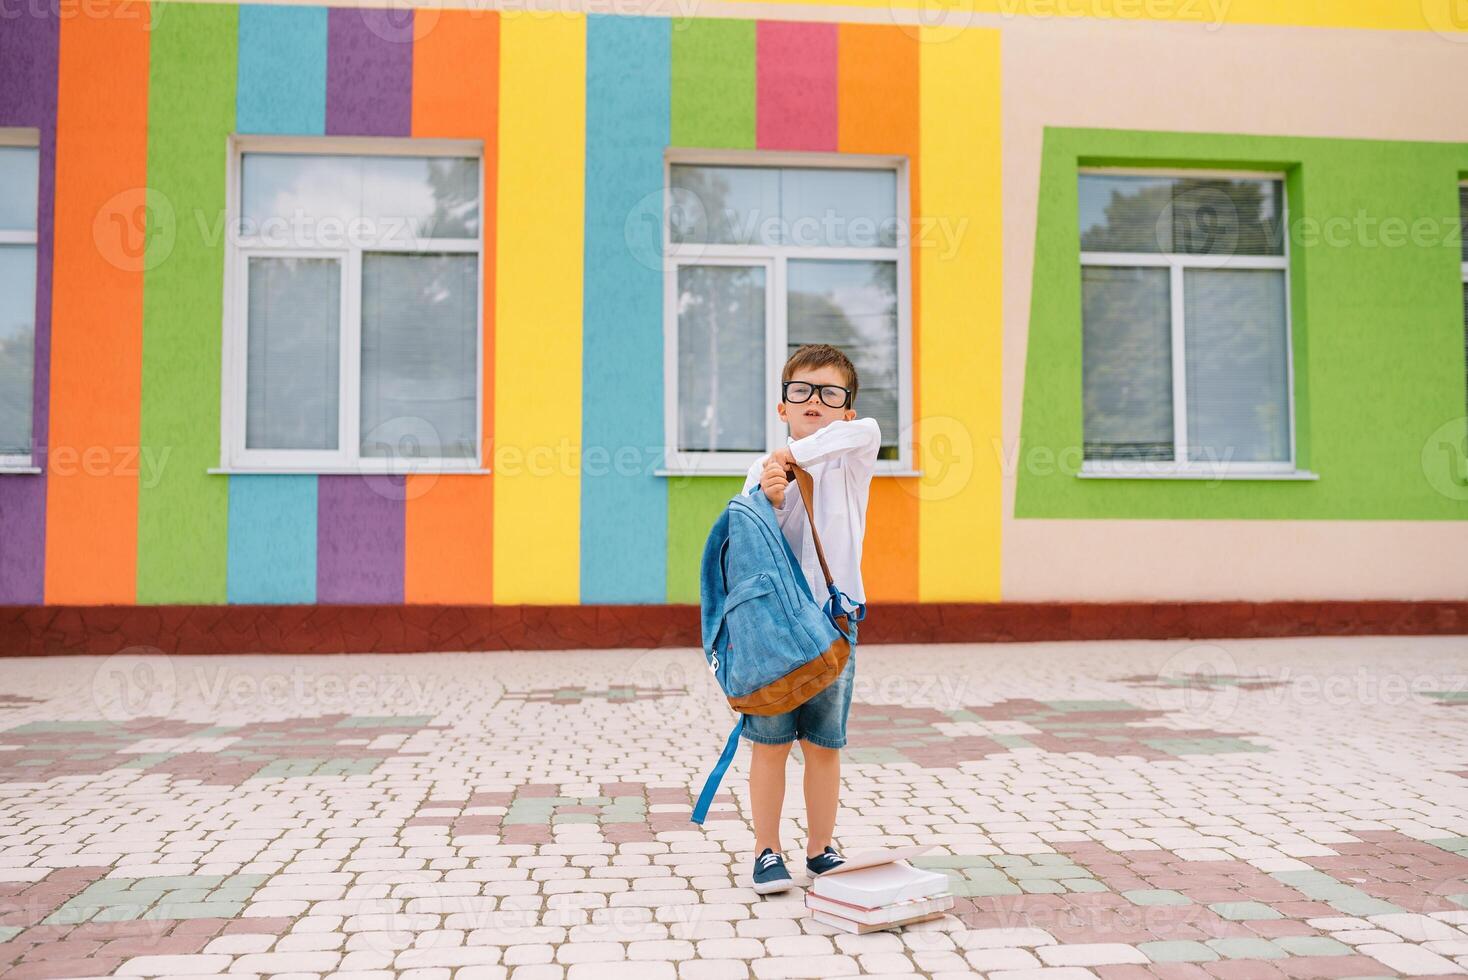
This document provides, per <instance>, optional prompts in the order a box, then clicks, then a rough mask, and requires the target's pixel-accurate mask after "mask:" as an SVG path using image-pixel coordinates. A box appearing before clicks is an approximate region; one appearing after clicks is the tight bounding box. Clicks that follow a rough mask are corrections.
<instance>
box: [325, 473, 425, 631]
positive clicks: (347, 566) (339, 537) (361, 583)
mask: <svg viewBox="0 0 1468 980" xmlns="http://www.w3.org/2000/svg"><path fill="white" fill-rule="evenodd" d="M316 481H317V482H316V601H317V602H318V603H327V602H349V603H357V602H394V603H400V602H402V601H403V539H404V536H405V530H406V523H405V520H404V515H405V514H406V508H405V506H404V504H403V501H404V489H405V486H406V481H407V477H405V476H391V477H389V476H320V477H317V478H316Z"/></svg>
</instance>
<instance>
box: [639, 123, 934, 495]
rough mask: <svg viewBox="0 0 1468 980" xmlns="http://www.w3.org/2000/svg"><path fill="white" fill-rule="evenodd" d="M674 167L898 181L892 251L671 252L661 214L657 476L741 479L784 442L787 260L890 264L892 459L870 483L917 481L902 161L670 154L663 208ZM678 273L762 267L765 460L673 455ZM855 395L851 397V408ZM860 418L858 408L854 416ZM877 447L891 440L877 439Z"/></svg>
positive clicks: (772, 248)
mask: <svg viewBox="0 0 1468 980" xmlns="http://www.w3.org/2000/svg"><path fill="white" fill-rule="evenodd" d="M675 165H693V166H709V167H717V166H745V167H768V168H772V169H773V168H779V167H812V168H819V169H835V168H844V169H852V170H890V171H894V172H895V173H896V175H897V182H896V183H897V188H896V193H897V228H898V235H897V244H896V245H894V246H892V247H885V248H840V247H812V246H799V245H698V244H675V243H674V242H673V240H672V229H671V227H670V224H669V221H668V218H667V215H668V213H669V207H668V206H665V207H664V209H663V213H664V217H663V222H662V235H663V432H664V440H665V445H664V459H665V468H664V469H660V470H658V471H657V472H658V474H659V475H661V476H745V475H747V474H748V472H749V468H750V467H751V466H752V465H754V462H755V460H757V459H759V458H760V457H761V456H763V455H765V453H767V452H770V451H773V450H774V449H775V448H777V447H780V446H783V445H785V438H786V435H787V434H788V430H787V429H786V426H785V423H783V422H781V421H780V414H779V412H778V411H777V410H776V408H775V406H776V405H777V404H778V403H779V401H780V370H781V369H782V368H783V367H784V366H785V360H786V357H785V349H786V346H787V342H788V333H787V322H786V321H787V309H786V307H787V305H788V297H787V294H786V287H785V284H786V267H787V264H788V262H789V260H790V259H848V260H853V261H862V260H865V261H880V262H894V261H895V262H896V263H897V293H898V296H897V359H898V364H897V378H898V381H897V383H898V386H899V391H898V399H897V418H898V432H897V433H896V442H897V452H898V458H897V459H883V460H878V461H877V467H876V471H875V474H874V475H877V476H920V475H921V474H920V473H919V472H917V471H916V470H914V469H913V465H912V464H913V451H912V439H911V433H912V399H913V391H912V271H911V268H910V266H911V261H912V248H911V238H910V234H909V229H911V227H912V225H911V217H910V207H909V203H910V202H909V196H908V195H909V192H908V160H907V158H906V157H901V156H887V155H877V154H859V153H805V152H785V151H766V150H685V149H670V150H668V151H667V152H665V153H664V155H663V189H664V194H665V197H664V201H665V204H666V205H671V203H672V199H673V198H672V189H673V184H672V172H673V167H674V166H675ZM684 265H739V266H753V265H764V266H765V267H766V268H767V270H768V271H767V272H766V275H765V402H764V403H765V405H766V406H767V407H766V414H765V446H766V449H765V450H764V452H685V451H682V450H679V449H678V269H679V268H680V267H681V266H684ZM860 403H861V393H860V392H858V393H857V404H858V405H860ZM857 414H858V416H860V408H858V409H857ZM882 435H883V441H884V442H885V441H887V439H888V438H890V436H889V434H888V433H885V432H884V433H883V434H882Z"/></svg>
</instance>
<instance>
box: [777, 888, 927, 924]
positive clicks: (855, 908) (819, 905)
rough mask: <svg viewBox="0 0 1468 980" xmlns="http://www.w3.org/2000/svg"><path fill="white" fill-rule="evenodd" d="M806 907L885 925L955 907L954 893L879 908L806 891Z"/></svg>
mask: <svg viewBox="0 0 1468 980" xmlns="http://www.w3.org/2000/svg"><path fill="white" fill-rule="evenodd" d="M805 907H806V908H808V909H810V910H811V911H812V912H825V913H826V914H827V915H839V916H841V917H842V918H843V919H851V920H853V921H855V922H860V923H863V924H865V925H883V924H891V923H893V922H901V921H903V920H906V919H911V918H913V917H914V916H921V915H929V914H931V913H933V912H944V911H947V910H948V909H951V908H953V896H952V895H935V896H934V897H932V898H917V899H910V900H908V901H906V902H896V903H894V904H892V905H883V906H880V907H878V908H874V909H869V908H862V907H861V906H859V905H848V904H847V903H846V902H837V901H833V900H831V899H829V898H822V897H821V896H819V895H812V894H811V893H810V892H806V893H805Z"/></svg>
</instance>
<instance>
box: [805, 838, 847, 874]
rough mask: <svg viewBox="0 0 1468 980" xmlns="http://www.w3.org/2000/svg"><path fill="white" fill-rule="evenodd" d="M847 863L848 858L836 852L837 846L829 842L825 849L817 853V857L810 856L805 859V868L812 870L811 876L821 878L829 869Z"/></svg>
mask: <svg viewBox="0 0 1468 980" xmlns="http://www.w3.org/2000/svg"><path fill="white" fill-rule="evenodd" d="M845 863H846V859H845V858H844V857H842V856H841V855H840V854H837V853H836V848H834V847H832V846H831V845H830V844H827V845H826V849H825V850H824V851H822V852H821V853H819V854H817V855H816V856H815V857H808V858H806V859H805V870H807V871H809V872H810V876H811V877H812V878H819V877H820V876H821V875H823V874H825V873H826V872H827V871H830V870H831V869H832V868H839V867H840V866H841V865H843V864H845Z"/></svg>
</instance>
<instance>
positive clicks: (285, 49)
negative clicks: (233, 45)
mask: <svg viewBox="0 0 1468 980" xmlns="http://www.w3.org/2000/svg"><path fill="white" fill-rule="evenodd" d="M235 113H236V118H237V126H238V131H239V132H241V133H278V134H294V133H301V134H307V135H315V134H320V133H324V132H326V8H325V7H277V6H265V5H260V4H249V5H245V6H241V7H240V56H239V92H238V103H237V108H236V110H235Z"/></svg>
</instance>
